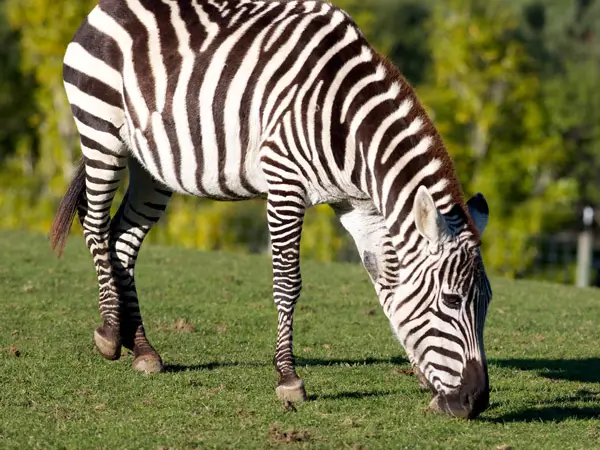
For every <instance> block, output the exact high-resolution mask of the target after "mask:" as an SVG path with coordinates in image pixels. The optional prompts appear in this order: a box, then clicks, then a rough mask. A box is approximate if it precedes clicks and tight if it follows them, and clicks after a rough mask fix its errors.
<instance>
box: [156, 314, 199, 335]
mask: <svg viewBox="0 0 600 450" xmlns="http://www.w3.org/2000/svg"><path fill="white" fill-rule="evenodd" d="M158 328H159V329H162V330H168V331H176V332H178V333H193V332H194V331H196V327H195V325H194V324H193V323H191V322H190V321H188V320H187V319H184V318H183V317H180V318H178V319H175V321H174V322H173V323H172V324H169V325H166V324H163V325H162V326H159V327H158Z"/></svg>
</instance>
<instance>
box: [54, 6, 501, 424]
mask: <svg viewBox="0 0 600 450" xmlns="http://www.w3.org/2000/svg"><path fill="white" fill-rule="evenodd" d="M64 79H65V87H66V91H67V95H68V98H69V101H70V103H71V105H72V108H73V115H74V117H75V121H76V123H77V127H78V130H79V132H80V134H81V145H82V151H83V157H84V158H83V161H84V164H83V166H82V169H81V172H82V173H83V172H84V173H85V183H84V184H82V185H81V189H82V191H83V193H82V194H81V195H80V196H79V197H77V204H78V207H79V217H80V220H81V221H82V224H83V228H84V233H85V237H86V242H87V245H88V247H89V248H90V250H91V252H92V254H93V257H94V263H95V265H96V268H97V271H98V279H99V284H100V311H101V313H102V316H103V319H104V324H103V326H102V327H100V328H99V329H98V330H97V331H96V342H97V344H98V347H99V348H100V350H101V352H102V353H103V355H104V356H106V357H109V358H118V356H119V351H120V350H119V349H120V345H121V344H123V345H125V346H126V347H129V348H132V349H133V350H134V352H135V356H136V359H135V361H134V365H135V366H136V368H138V369H140V370H146V371H153V370H160V369H161V368H162V363H161V361H160V358H159V356H158V354H157V353H156V352H155V350H154V349H153V348H152V347H151V346H150V344H149V343H148V341H147V339H146V338H145V334H144V330H143V325H142V319H141V315H140V312H139V306H138V300H137V295H136V291H135V285H134V277H133V271H134V265H135V260H136V257H137V253H138V251H139V248H140V246H141V244H142V241H143V239H144V237H145V236H146V234H147V233H148V231H149V230H150V228H151V227H152V225H153V224H154V223H155V222H156V221H157V220H159V218H160V216H161V214H162V212H163V211H164V210H165V208H166V205H167V202H168V200H169V197H170V195H171V192H180V193H185V194H190V195H195V196H200V197H207V198H212V199H222V200H243V199H248V198H254V197H261V196H263V197H266V198H267V204H268V207H267V220H268V224H269V229H270V232H271V238H272V254H273V292H274V299H275V304H276V306H277V310H278V318H279V319H278V323H279V325H278V333H277V346H276V352H275V365H276V368H277V371H278V373H279V375H280V384H279V387H278V393H279V394H280V395H281V396H282V397H283V398H285V399H287V400H292V401H293V400H298V399H300V398H302V397H304V389H303V385H302V382H301V380H300V379H299V378H298V377H297V375H296V372H295V367H294V358H293V352H292V319H293V312H294V305H295V303H296V301H297V300H298V297H299V295H300V288H301V277H300V267H299V248H300V236H301V230H302V221H303V217H304V213H305V211H306V209H307V208H309V207H310V206H312V205H315V204H321V203H327V204H330V205H332V207H333V208H334V210H335V211H336V213H337V214H338V216H339V217H340V220H341V222H342V224H343V225H344V227H345V228H346V229H347V230H348V231H349V232H350V233H351V234H352V236H353V238H354V240H355V242H356V244H357V247H358V250H359V252H360V254H361V257H362V258H363V262H364V264H365V267H366V268H367V270H368V272H369V275H370V276H371V278H372V281H373V283H374V285H375V289H376V291H377V294H378V296H379V298H380V302H381V304H382V306H383V309H384V311H385V313H386V314H387V316H388V317H389V319H390V321H391V324H392V327H393V329H394V331H395V332H396V333H397V335H398V337H399V339H400V340H401V342H402V344H403V345H404V346H405V348H406V351H407V353H408V355H409V357H410V358H411V360H412V361H413V363H414V364H415V367H416V370H418V371H419V373H420V374H421V375H424V377H425V378H426V379H427V384H429V385H430V386H431V387H432V388H433V389H434V390H435V392H436V393H437V394H438V396H439V395H442V396H445V397H448V398H449V399H451V398H452V396H453V395H455V394H456V395H458V394H457V393H459V392H462V390H464V389H465V386H467V385H469V383H470V381H469V380H467V379H466V376H467V375H465V374H466V373H467V372H468V370H467V368H469V367H474V366H473V364H471V362H472V361H475V363H476V364H477V365H478V367H479V369H478V370H477V372H478V374H479V375H481V373H483V371H484V370H485V366H486V363H485V355H484V351H483V337H482V330H483V322H484V319H485V313H486V311H487V304H488V302H489V300H490V298H491V292H490V289H489V284H488V282H487V278H486V276H485V271H484V269H483V265H482V262H481V257H480V254H479V250H478V247H479V239H480V233H481V231H483V228H484V226H485V223H486V222H487V214H488V212H487V204H486V202H485V199H483V196H481V195H478V196H476V197H474V198H473V199H471V200H470V201H469V203H468V204H465V203H464V200H463V197H462V193H461V188H460V186H459V183H458V181H457V178H456V176H455V173H454V169H453V164H452V161H451V160H450V158H449V156H448V153H447V151H446V150H445V148H444V146H443V144H442V142H441V139H440V137H439V136H438V134H437V132H436V131H435V129H434V127H433V125H432V123H431V121H430V119H429V118H428V117H427V115H426V114H425V112H424V109H423V107H422V106H421V105H420V103H419V101H418V99H417V98H416V96H415V94H414V92H413V90H412V88H411V87H410V86H409V85H408V83H407V82H406V81H405V80H404V78H403V77H402V76H401V75H400V73H399V72H398V70H397V69H396V68H395V67H393V66H392V65H391V64H389V63H388V62H387V61H386V60H385V59H384V58H382V57H381V56H380V55H379V54H377V53H376V52H375V51H374V50H373V49H372V48H371V47H370V45H369V44H368V43H367V41H366V40H365V38H364V37H363V36H362V34H361V32H360V31H359V30H358V28H357V27H356V25H355V24H354V22H353V21H352V20H351V19H350V17H349V16H348V15H347V14H346V13H344V12H342V11H341V10H339V9H337V8H335V7H334V6H332V5H330V4H327V3H322V2H319V1H302V0H299V1H269V0H267V1H257V0H238V1H217V0H214V1H211V0H100V3H99V5H98V6H97V7H96V8H95V9H94V10H93V11H92V12H91V13H90V15H89V16H88V17H87V19H86V20H85V22H84V23H83V24H82V26H81V27H80V29H79V30H78V31H77V33H76V35H75V37H74V38H73V41H72V42H71V44H70V45H69V47H68V49H67V52H66V55H65V59H64ZM127 167H129V170H130V172H131V181H130V185H129V190H128V195H127V197H126V198H125V200H124V201H123V204H122V205H121V208H120V210H119V212H118V214H117V215H116V216H115V217H114V218H113V219H112V222H111V221H110V217H109V215H110V204H111V202H112V200H113V196H114V193H115V190H116V188H117V185H118V183H119V182H120V181H121V178H122V177H123V175H124V173H125V169H126V168H127ZM78 179H79V180H80V181H81V180H83V178H81V177H80V178H78ZM81 182H82V183H83V181H81ZM74 183H75V182H74ZM73 192H75V191H73ZM63 203H64V205H67V204H68V203H69V202H67V201H66V200H65V201H63ZM69 204H70V203H69ZM61 208H63V207H62V206H61ZM67 209H68V208H67V206H64V208H63V209H61V211H63V212H64V213H65V214H68V213H69V211H67ZM60 214H61V212H60V211H59V215H58V216H60ZM58 216H57V222H56V223H63V222H64V220H62V222H61V221H60V220H58ZM60 226H62V225H60ZM60 226H59V225H56V226H55V228H54V231H56V233H55V234H56V239H55V243H56V242H59V241H61V239H63V238H64V237H63V236H62V235H61V232H60V231H61V230H62V228H60ZM57 230H58V231H57ZM449 299H450V300H449ZM452 301H454V304H453V303H452ZM448 305H452V306H448ZM470 364H471V365H470ZM469 370H471V369H469ZM473 370H474V369H473ZM482 377H483V378H482V379H484V381H485V384H486V386H487V373H486V374H485V376H482ZM471 378H472V377H471ZM476 388H477V389H478V390H483V388H482V386H481V383H480V384H479V385H478V386H476ZM473 389H475V388H473ZM473 389H472V390H473ZM477 389H476V390H477ZM486 389H487V387H486ZM473 392H475V390H474V391H473ZM469 395H471V394H469ZM473 396H475V394H472V395H471V397H473ZM463 397H464V395H463ZM446 403H448V404H452V401H447V402H446ZM477 408H478V407H477ZM477 408H476V407H471V408H470V410H476V409H477ZM449 409H450V410H451V411H450V412H452V411H454V410H453V409H452V407H451V406H450V407H449ZM454 409H456V408H454ZM459 409H460V408H459ZM463 409H464V408H463ZM453 413H455V412H453ZM459 413H460V412H459ZM469 414H472V413H469ZM473 414H474V413H473Z"/></svg>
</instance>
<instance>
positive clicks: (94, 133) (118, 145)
mask: <svg viewBox="0 0 600 450" xmlns="http://www.w3.org/2000/svg"><path fill="white" fill-rule="evenodd" d="M74 119H75V124H76V125H77V130H79V133H80V134H81V135H82V136H85V137H87V138H90V139H91V140H92V141H95V142H98V143H100V144H102V145H103V146H104V147H106V148H107V149H108V151H110V152H113V153H115V154H116V155H120V154H122V153H123V152H122V150H123V143H122V142H121V141H120V140H119V139H117V138H116V137H114V136H113V135H112V134H110V133H107V132H105V131H100V130H96V129H95V128H92V127H90V126H88V125H86V124H85V123H83V122H81V121H80V120H79V119H77V118H76V117H75V118H74ZM84 156H86V157H87V155H85V154H84Z"/></svg>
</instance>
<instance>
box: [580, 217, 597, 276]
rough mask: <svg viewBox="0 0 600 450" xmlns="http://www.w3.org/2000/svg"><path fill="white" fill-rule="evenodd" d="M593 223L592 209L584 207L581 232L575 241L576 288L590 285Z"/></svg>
mask: <svg viewBox="0 0 600 450" xmlns="http://www.w3.org/2000/svg"><path fill="white" fill-rule="evenodd" d="M593 223H594V209H593V208H592V207H590V206H586V207H585V208H583V231H582V232H581V233H580V234H579V239H578V240H577V280H576V285H577V287H588V286H589V285H590V271H591V268H592V257H593V249H594V236H593V233H592V224H593Z"/></svg>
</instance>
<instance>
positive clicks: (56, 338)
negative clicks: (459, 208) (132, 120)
mask: <svg viewBox="0 0 600 450" xmlns="http://www.w3.org/2000/svg"><path fill="white" fill-rule="evenodd" d="M0 253H2V254H9V255H11V257H10V258H2V259H0V277H2V280H3V282H2V283H0V298H2V299H3V310H2V312H3V313H2V314H1V315H0V343H1V344H0V365H1V366H2V370H0V386H2V389H1V390H0V410H1V411H2V421H0V447H2V448H67V449H88V448H89V449H98V448H109V449H113V448H115V449H116V448H136V449H137V448H143V449H157V448H176V449H191V448H202V449H204V448H206V449H212V448H218V449H224V448H230V449H254V448H259V449H265V448H271V447H272V448H287V447H290V448H315V449H317V448H318V449H342V448H349V449H352V448H354V449H358V448H368V449H403V448H415V447H417V448H424V449H430V448H431V449H442V448H449V449H498V448H507V447H510V448H515V449H523V450H525V449H532V450H537V449H544V450H546V449H559V450H563V449H593V448H597V447H598V439H599V437H600V434H599V433H600V423H599V420H598V415H599V414H600V387H599V384H598V382H599V381H600V375H599V374H600V360H599V359H598V342H600V327H598V323H600V308H598V303H599V302H600V294H599V293H598V291H596V290H581V289H574V288H567V287H562V286H555V285H551V284H544V283H533V282H513V281H510V280H501V279H492V284H493V286H494V289H495V296H494V300H493V301H492V303H491V305H490V311H489V314H488V320H487V322H486V328H485V338H486V353H487V357H488V358H489V359H488V361H489V376H490V384H491V387H492V391H491V398H490V401H491V404H492V407H491V408H490V409H489V410H488V411H486V412H485V413H484V414H483V416H482V418H481V420H475V421H462V420H457V419H450V418H445V417H441V416H437V415H435V414H427V413H425V409H426V407H427V404H428V402H429V401H430V398H431V396H430V394H429V393H428V392H424V391H422V390H421V389H420V388H419V387H418V384H417V381H416V379H415V378H414V376H412V375H411V371H410V365H409V364H408V362H407V361H406V359H405V358H404V355H403V352H402V350H401V347H400V344H399V343H398V342H397V341H396V340H395V339H394V337H393V336H392V333H391V331H390V328H389V324H388V322H387V319H386V318H385V316H384V314H383V313H382V312H381V311H379V306H378V305H377V300H376V298H375V293H374V290H373V287H372V285H371V283H370V281H369V278H368V276H367V274H366V272H365V271H364V270H363V269H362V268H360V267H358V266H356V265H350V264H331V263H318V262H314V261H306V262H305V263H304V264H303V279H304V289H303V293H302V295H303V296H302V298H301V300H300V302H299V304H298V308H297V313H296V319H295V322H294V325H295V326H294V342H295V344H296V345H295V352H296V361H297V364H298V373H299V374H300V376H302V377H303V378H304V380H305V383H306V389H307V393H308V394H309V399H310V400H309V401H308V402H306V403H304V404H300V405H298V407H297V411H296V412H293V413H290V412H285V411H284V409H283V405H282V404H281V403H280V402H279V401H278V400H277V398H276V396H275V383H276V375H275V370H274V369H273V365H272V355H273V352H274V345H275V333H276V324H277V312H276V311H275V307H274V306H273V304H272V300H271V267H270V261H269V258H268V257H265V256H247V255H231V254H227V253H220V252H214V253H204V252H197V251H186V250H182V249H176V248H172V247H171V248H166V247H158V246H147V247H145V248H144V250H143V251H142V254H141V256H140V260H139V263H138V268H137V271H136V281H137V284H138V291H139V292H140V296H141V308H142V312H143V314H144V323H145V327H146V330H147V333H148V335H149V338H150V341H151V342H152V343H153V344H154V345H155V346H156V348H157V349H158V351H159V352H161V355H162V357H163V359H164V361H165V363H166V365H167V368H168V371H167V372H166V373H163V374H157V375H153V376H143V375H140V374H136V373H133V371H132V369H131V361H132V357H131V356H130V355H125V356H124V357H123V358H122V359H121V360H120V361H115V362H111V361H106V360H104V359H102V358H101V357H100V356H99V355H98V354H97V352H96V351H95V349H93V345H91V341H92V331H93V329H94V327H96V326H97V325H98V324H99V320H100V318H99V314H98V306H97V296H98V291H97V286H96V282H95V278H96V277H95V274H94V269H93V266H92V261H91V257H90V255H89V254H88V251H87V249H86V248H85V244H84V242H83V239H82V238H81V237H80V236H77V237H74V238H73V239H72V240H71V241H69V244H68V245H67V248H66V251H65V255H64V256H63V259H61V260H60V261H57V260H56V259H55V258H54V257H53V256H52V255H51V254H49V252H48V251H47V245H46V243H45V240H44V238H43V236H35V235H31V234H27V233H23V232H12V231H9V232H3V233H2V234H1V235H0ZM374 311H376V313H375V314H374ZM557 318H560V320H557ZM181 324H184V325H185V326H183V327H182V326H181ZM11 346H12V347H13V350H12V351H11ZM15 350H18V351H19V354H20V356H19V357H16V356H15ZM292 430H293V433H290V434H289V435H288V437H287V439H286V436H285V435H284V433H286V432H291V431H292ZM287 441H291V442H287Z"/></svg>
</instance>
